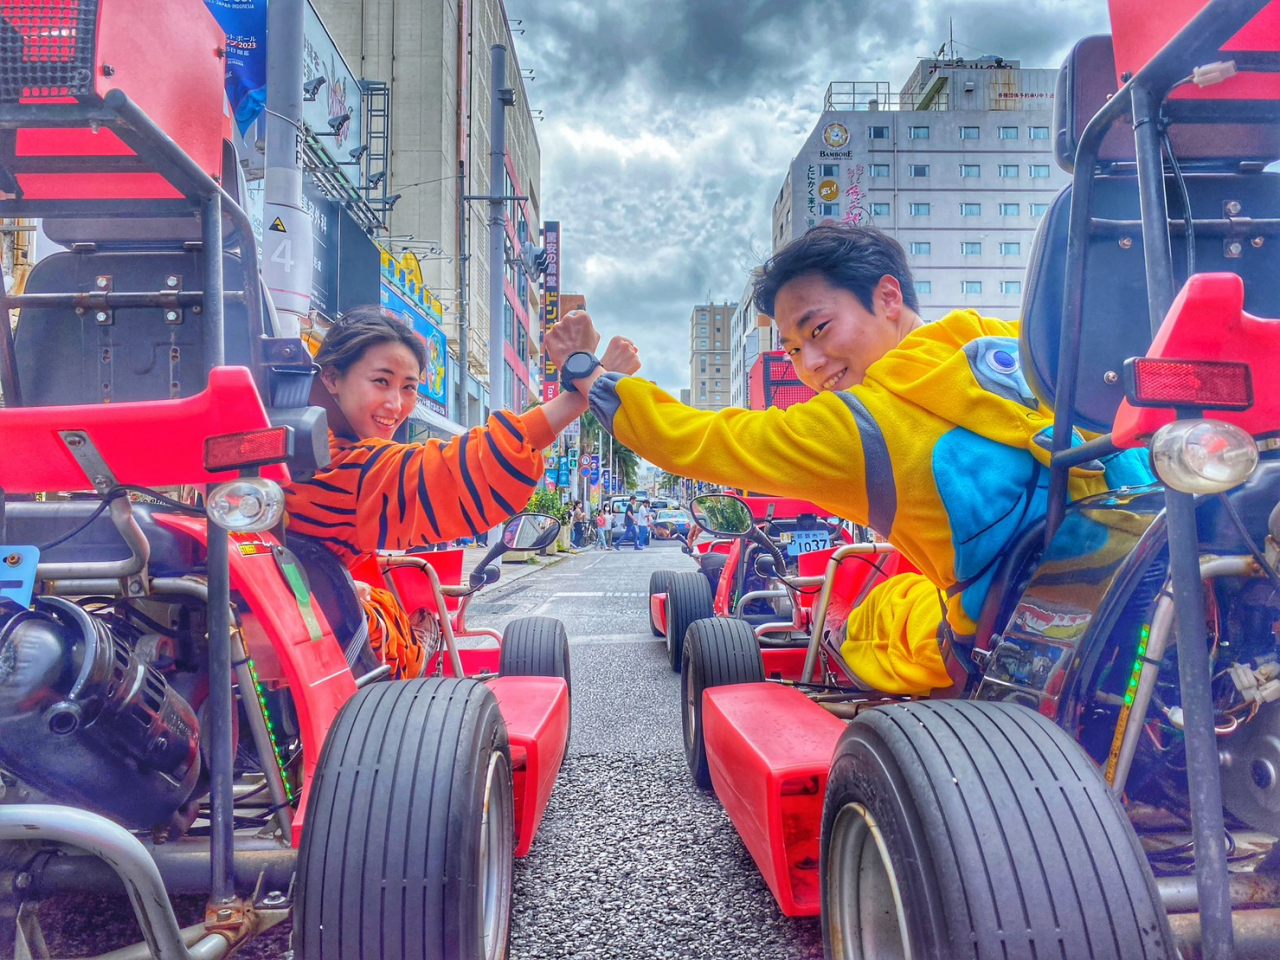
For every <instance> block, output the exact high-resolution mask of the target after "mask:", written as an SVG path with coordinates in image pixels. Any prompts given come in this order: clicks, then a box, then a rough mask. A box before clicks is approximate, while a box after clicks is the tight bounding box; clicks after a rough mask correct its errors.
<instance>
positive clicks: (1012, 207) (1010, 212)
mask: <svg viewBox="0 0 1280 960" xmlns="http://www.w3.org/2000/svg"><path fill="white" fill-rule="evenodd" d="M1000 216H1002V217H1020V216H1022V204H1020V203H1002V204H1000Z"/></svg>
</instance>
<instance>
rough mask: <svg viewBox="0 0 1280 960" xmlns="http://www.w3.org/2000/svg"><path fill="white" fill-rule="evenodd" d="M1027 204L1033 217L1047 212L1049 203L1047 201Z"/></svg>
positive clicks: (1041, 215)
mask: <svg viewBox="0 0 1280 960" xmlns="http://www.w3.org/2000/svg"><path fill="white" fill-rule="evenodd" d="M1028 206H1029V207H1030V210H1031V215H1032V216H1033V217H1043V216H1044V215H1045V214H1046V213H1048V212H1049V205H1048V204H1047V203H1032V204H1028Z"/></svg>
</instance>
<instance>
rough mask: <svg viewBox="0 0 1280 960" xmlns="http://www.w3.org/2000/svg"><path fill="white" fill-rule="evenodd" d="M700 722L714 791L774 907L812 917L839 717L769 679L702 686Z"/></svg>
mask: <svg viewBox="0 0 1280 960" xmlns="http://www.w3.org/2000/svg"><path fill="white" fill-rule="evenodd" d="M702 722H703V737H704V738H705V743H706V749H707V764H708V766H709V767H710V770H711V782H712V784H713V785H714V786H715V790H716V796H717V797H719V798H720V803H721V804H722V805H723V806H724V809H725V812H726V813H728V814H729V819H730V820H732V821H733V825H734V827H736V828H737V831H738V834H739V836H741V837H742V842H743V844H745V845H746V848H747V850H748V851H749V852H750V853H751V856H752V858H753V859H754V860H755V862H756V866H757V867H759V868H760V873H761V875H762V876H763V877H764V879H765V882H766V883H767V884H768V885H769V889H770V890H771V891H772V892H773V896H774V898H775V899H776V900H777V901H778V906H779V907H780V908H781V909H782V912H783V913H785V914H786V915H787V916H790V917H800V916H814V915H816V914H818V913H819V908H820V900H819V887H818V840H819V833H820V831H821V824H822V797H823V793H824V792H825V791H826V786H827V768H828V767H829V766H830V763H831V756H832V754H833V753H834V752H835V747H836V742H837V741H838V740H839V739H840V734H841V733H842V732H843V731H844V729H845V724H844V722H843V721H841V720H839V719H837V718H836V717H834V716H832V715H831V714H830V713H828V712H827V711H825V710H823V709H822V708H821V707H820V706H818V705H817V704H816V703H814V702H813V701H812V700H809V699H808V698H807V697H806V696H805V695H804V694H802V693H800V692H799V691H798V690H795V689H794V688H791V687H783V686H780V685H779V684H776V683H746V684H738V685H736V686H728V687H712V688H711V689H709V690H706V691H705V692H704V693H703V695H702Z"/></svg>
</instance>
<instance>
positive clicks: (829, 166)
mask: <svg viewBox="0 0 1280 960" xmlns="http://www.w3.org/2000/svg"><path fill="white" fill-rule="evenodd" d="M818 176H820V177H838V176H840V166H839V164H835V163H823V164H819V165H818Z"/></svg>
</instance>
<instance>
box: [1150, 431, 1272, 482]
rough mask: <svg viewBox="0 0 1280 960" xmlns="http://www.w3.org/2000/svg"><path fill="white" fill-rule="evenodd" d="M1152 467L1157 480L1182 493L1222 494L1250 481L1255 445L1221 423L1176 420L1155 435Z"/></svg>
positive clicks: (1152, 444)
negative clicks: (1158, 478)
mask: <svg viewBox="0 0 1280 960" xmlns="http://www.w3.org/2000/svg"><path fill="white" fill-rule="evenodd" d="M1151 463H1152V465H1153V466H1154V467H1155V469H1156V473H1157V474H1158V475H1159V477H1160V479H1161V480H1163V481H1164V482H1165V483H1166V484H1168V485H1169V486H1170V487H1172V488H1173V489H1174V490H1178V491H1180V492H1182V493H1221V492H1222V491H1224V490H1230V489H1231V488H1232V487H1234V486H1238V485H1239V484H1241V483H1243V482H1244V481H1245V480H1247V479H1248V478H1249V475H1250V474H1251V473H1253V471H1254V468H1255V467H1257V465H1258V445H1257V444H1256V443H1255V442H1254V440H1253V437H1251V436H1250V435H1249V434H1248V433H1247V432H1246V431H1244V430H1242V429H1240V428H1239V427H1237V426H1235V425H1234V424H1231V423H1223V422H1222V421H1221V420H1178V421H1175V422H1174V423H1170V424H1167V425H1166V426H1163V427H1161V428H1160V429H1159V430H1157V431H1156V434H1155V436H1154V437H1153V438H1152V440H1151Z"/></svg>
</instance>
